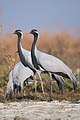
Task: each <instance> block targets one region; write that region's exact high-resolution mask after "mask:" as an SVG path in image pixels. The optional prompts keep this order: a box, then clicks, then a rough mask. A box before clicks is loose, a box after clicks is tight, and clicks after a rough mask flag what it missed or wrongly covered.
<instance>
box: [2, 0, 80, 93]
mask: <svg viewBox="0 0 80 120" xmlns="http://www.w3.org/2000/svg"><path fill="white" fill-rule="evenodd" d="M33 28H36V29H37V30H38V31H39V33H40V36H39V40H38V43H37V47H38V49H39V50H41V51H44V52H46V53H49V54H52V55H54V56H56V57H58V58H60V59H61V60H62V61H64V62H65V63H66V64H67V65H68V66H69V67H70V68H71V69H72V70H73V72H74V74H75V75H76V76H77V77H78V79H79V78H80V0H46V1H45V0H40V1H39V0H34V1H32V0H13V1H11V0H2V1H1V0H0V83H1V84H0V86H2V84H4V85H6V84H7V81H8V74H9V72H10V70H11V69H12V68H13V66H14V65H15V63H17V62H18V61H19V57H18V53H16V52H17V37H16V36H15V35H13V34H12V33H13V32H14V31H15V30H16V29H21V30H22V31H23V32H24V39H23V40H22V41H21V42H22V45H23V48H25V49H28V50H30V49H31V44H32V41H33V37H32V36H30V35H27V36H26V35H25V32H29V31H30V30H31V29H33ZM4 80H5V82H4ZM0 91H1V90H0Z"/></svg>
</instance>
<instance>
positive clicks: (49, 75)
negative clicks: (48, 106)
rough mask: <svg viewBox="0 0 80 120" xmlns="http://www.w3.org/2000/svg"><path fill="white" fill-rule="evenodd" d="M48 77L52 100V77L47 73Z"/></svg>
mask: <svg viewBox="0 0 80 120" xmlns="http://www.w3.org/2000/svg"><path fill="white" fill-rule="evenodd" d="M49 76H50V97H51V99H52V75H51V73H49Z"/></svg>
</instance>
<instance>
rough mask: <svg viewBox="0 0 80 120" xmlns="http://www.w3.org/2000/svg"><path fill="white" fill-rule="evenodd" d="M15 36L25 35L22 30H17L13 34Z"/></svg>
mask: <svg viewBox="0 0 80 120" xmlns="http://www.w3.org/2000/svg"><path fill="white" fill-rule="evenodd" d="M13 34H16V35H18V36H20V37H21V36H23V33H22V31H21V30H19V29H18V30H15V32H14V33H13Z"/></svg>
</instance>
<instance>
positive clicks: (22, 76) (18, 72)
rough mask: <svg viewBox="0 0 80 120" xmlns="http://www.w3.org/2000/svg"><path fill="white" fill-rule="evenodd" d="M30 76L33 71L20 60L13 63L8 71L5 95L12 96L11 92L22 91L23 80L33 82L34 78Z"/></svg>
mask: <svg viewBox="0 0 80 120" xmlns="http://www.w3.org/2000/svg"><path fill="white" fill-rule="evenodd" d="M32 76H33V71H32V70H30V69H29V68H28V67H25V66H24V65H23V64H22V63H21V62H18V63H17V64H15V66H14V68H13V69H12V70H11V71H10V73H9V81H8V84H7V91H6V96H7V95H8V96H12V93H13V92H14V93H16V92H17V94H18V92H21V91H22V92H23V90H24V88H23V87H24V86H23V84H24V82H25V81H27V84H31V83H33V82H34V80H33V79H31V77H32ZM15 90H16V92H15Z"/></svg>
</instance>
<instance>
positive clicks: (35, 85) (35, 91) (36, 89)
mask: <svg viewBox="0 0 80 120" xmlns="http://www.w3.org/2000/svg"><path fill="white" fill-rule="evenodd" d="M34 80H35V96H36V94H37V81H36V75H34Z"/></svg>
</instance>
